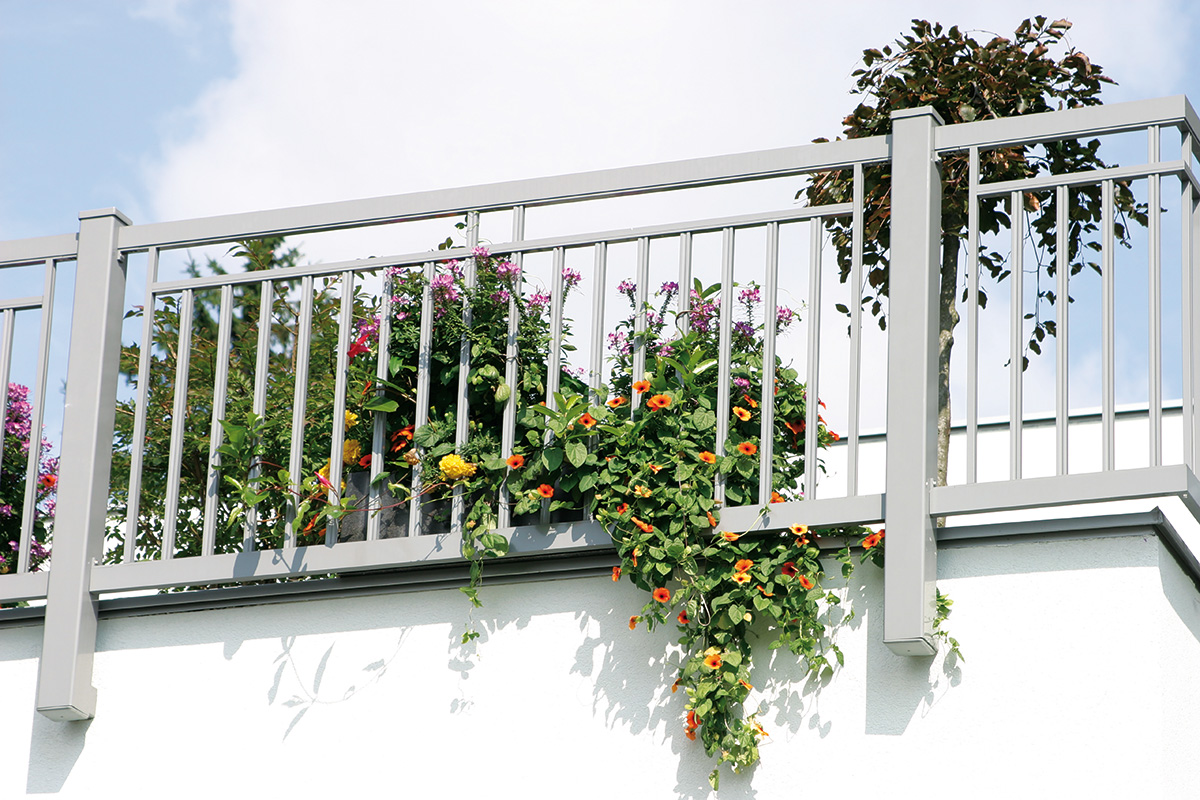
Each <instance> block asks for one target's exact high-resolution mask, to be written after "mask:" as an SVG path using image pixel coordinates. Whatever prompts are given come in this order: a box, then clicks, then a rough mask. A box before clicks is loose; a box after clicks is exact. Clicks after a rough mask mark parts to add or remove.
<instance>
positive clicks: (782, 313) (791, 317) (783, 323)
mask: <svg viewBox="0 0 1200 800" xmlns="http://www.w3.org/2000/svg"><path fill="white" fill-rule="evenodd" d="M795 319H796V312H795V311H793V310H792V309H790V308H788V307H787V306H780V307H779V309H778V310H777V311H776V312H775V323H776V329H777V330H783V329H784V328H786V327H787V326H789V325H791V324H792V322H794V321H795Z"/></svg>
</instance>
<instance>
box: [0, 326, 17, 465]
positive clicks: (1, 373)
mask: <svg viewBox="0 0 1200 800" xmlns="http://www.w3.org/2000/svg"><path fill="white" fill-rule="evenodd" d="M0 320H2V322H0V455H3V453H4V438H5V436H7V435H8V434H7V430H6V429H7V427H8V425H7V422H8V380H9V378H10V377H11V375H10V373H11V372H12V346H13V337H14V333H15V332H16V324H17V315H16V312H15V311H14V310H13V309H11V308H6V309H4V310H3V311H0Z"/></svg>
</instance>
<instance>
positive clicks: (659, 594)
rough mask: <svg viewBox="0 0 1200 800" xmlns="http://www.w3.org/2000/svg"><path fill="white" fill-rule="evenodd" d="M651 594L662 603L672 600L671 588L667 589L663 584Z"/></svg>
mask: <svg viewBox="0 0 1200 800" xmlns="http://www.w3.org/2000/svg"><path fill="white" fill-rule="evenodd" d="M650 596H651V597H653V598H654V599H655V600H657V601H658V602H660V603H669V602H671V590H670V589H667V588H665V587H663V586H660V587H658V588H657V589H655V590H654V592H653V593H652V594H651V595H650Z"/></svg>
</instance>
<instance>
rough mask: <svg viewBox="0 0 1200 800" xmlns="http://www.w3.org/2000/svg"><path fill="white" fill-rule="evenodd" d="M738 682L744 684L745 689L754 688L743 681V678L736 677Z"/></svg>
mask: <svg viewBox="0 0 1200 800" xmlns="http://www.w3.org/2000/svg"><path fill="white" fill-rule="evenodd" d="M738 683H740V684H741V685H742V686H745V687H746V690H747V691H749V690H750V689H753V688H754V687H753V686H751V685H750V684H748V683H746V682H745V681H744V680H742V679H741V678H738Z"/></svg>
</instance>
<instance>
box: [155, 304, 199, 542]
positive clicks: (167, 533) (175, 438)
mask: <svg viewBox="0 0 1200 800" xmlns="http://www.w3.org/2000/svg"><path fill="white" fill-rule="evenodd" d="M193 313H194V299H193V297H192V290H191V289H184V290H183V294H182V296H181V297H180V302H179V342H178V346H177V347H176V350H175V353H176V355H175V393H174V403H173V404H172V406H171V446H170V451H169V455H168V456H167V500H166V510H165V511H164V512H163V513H164V515H165V517H166V518H165V519H164V520H163V538H162V557H163V558H164V559H169V558H174V557H175V534H176V526H177V523H178V520H179V472H180V467H181V466H182V464H183V433H184V428H185V427H186V425H187V419H186V417H187V393H188V369H189V366H190V361H191V356H192V315H193Z"/></svg>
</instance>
